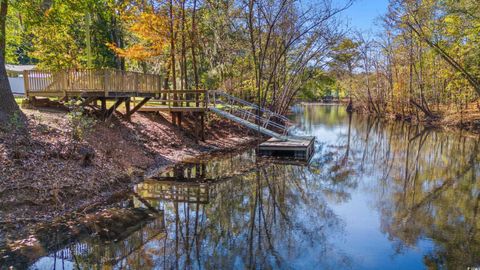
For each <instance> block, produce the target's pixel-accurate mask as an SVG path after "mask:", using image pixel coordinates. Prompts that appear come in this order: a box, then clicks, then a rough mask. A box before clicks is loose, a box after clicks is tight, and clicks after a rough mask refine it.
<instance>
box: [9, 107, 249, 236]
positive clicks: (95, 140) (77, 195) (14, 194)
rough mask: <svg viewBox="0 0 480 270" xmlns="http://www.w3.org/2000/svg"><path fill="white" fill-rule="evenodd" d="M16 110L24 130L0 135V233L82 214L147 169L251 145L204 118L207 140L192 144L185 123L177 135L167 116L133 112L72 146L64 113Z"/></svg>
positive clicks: (243, 135)
mask: <svg viewBox="0 0 480 270" xmlns="http://www.w3.org/2000/svg"><path fill="white" fill-rule="evenodd" d="M23 111H24V113H25V115H26V116H27V125H26V128H25V129H23V131H13V129H11V130H8V131H5V130H4V131H0V228H1V227H2V226H13V224H15V226H18V224H19V222H20V223H22V222H23V223H32V222H33V223H35V222H40V221H49V220H52V219H53V218H55V217H59V216H62V215H64V214H67V213H71V212H73V211H79V210H80V211H82V210H86V209H88V208H90V207H92V206H93V205H96V204H101V203H102V202H104V201H106V200H108V198H110V197H111V196H112V194H115V193H120V192H122V191H124V190H128V188H129V187H130V186H132V185H133V184H134V183H137V182H138V181H140V180H141V179H142V178H143V177H144V175H145V174H146V173H148V171H150V170H152V169H158V168H161V167H162V166H168V165H172V164H174V163H177V162H180V161H182V160H185V159H188V158H193V157H197V156H199V155H205V154H207V153H213V152H218V151H231V150H232V149H238V148H241V147H242V146H243V147H247V146H249V145H252V144H255V143H256V142H257V139H256V138H255V136H254V134H253V133H250V132H249V131H248V130H246V129H245V128H243V127H240V126H238V125H236V124H235V123H232V122H229V121H226V120H223V119H220V118H217V117H215V116H213V115H210V116H209V118H208V119H206V130H205V131H206V140H205V141H204V142H197V140H196V139H195V137H194V136H193V135H192V134H194V133H193V132H192V127H193V123H192V120H191V118H189V117H186V119H185V120H184V127H183V128H179V127H175V126H173V125H172V124H170V121H169V120H170V119H168V118H169V117H168V116H167V115H152V114H150V115H147V114H140V113H138V114H135V115H134V116H133V117H132V121H131V122H127V121H124V120H121V119H120V118H116V117H113V118H112V119H111V120H110V121H109V122H107V123H105V122H101V121H98V122H97V123H96V124H95V125H94V126H93V127H92V128H90V129H89V130H88V133H87V134H86V135H85V137H84V139H82V140H81V141H80V142H77V141H75V140H73V139H72V132H71V125H70V121H69V120H68V118H67V116H66V113H65V112H63V111H58V110H26V109H25V110H23ZM85 152H86V153H87V154H85ZM92 155H93V156H94V157H93V158H92V159H91V164H88V163H89V162H88V160H87V162H86V161H85V159H86V158H88V157H89V156H92ZM86 164H87V165H86ZM10 229H11V228H10Z"/></svg>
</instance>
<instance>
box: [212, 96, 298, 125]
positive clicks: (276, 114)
mask: <svg viewBox="0 0 480 270" xmlns="http://www.w3.org/2000/svg"><path fill="white" fill-rule="evenodd" d="M209 94H213V95H214V100H215V99H216V97H215V96H216V95H219V96H223V97H226V98H227V99H230V100H233V101H235V102H237V103H240V104H243V105H246V106H249V107H252V108H254V109H255V110H259V111H261V112H262V113H265V114H268V115H270V116H274V117H276V118H278V119H280V120H282V121H284V123H285V124H288V123H289V122H290V119H288V118H287V117H285V116H284V115H281V114H279V113H276V112H273V111H271V110H269V109H266V108H263V107H259V106H258V105H257V104H254V103H250V102H248V101H246V100H243V99H240V98H238V97H235V96H232V95H230V94H228V93H226V92H224V91H219V90H212V91H209Z"/></svg>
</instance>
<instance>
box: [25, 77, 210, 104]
mask: <svg viewBox="0 0 480 270" xmlns="http://www.w3.org/2000/svg"><path fill="white" fill-rule="evenodd" d="M23 76H24V80H25V94H26V96H27V98H35V97H47V98H58V99H59V100H68V99H72V98H76V99H78V98H81V99H85V100H86V101H90V102H94V101H98V100H120V99H123V102H129V101H130V99H132V98H143V99H148V100H146V101H145V102H144V103H143V104H142V105H141V107H143V106H144V105H146V106H148V105H149V103H154V104H159V103H161V106H156V105H155V106H149V107H150V109H146V110H145V111H183V112H188V111H204V110H205V108H207V91H205V90H170V89H163V88H162V81H163V80H162V77H161V76H159V75H154V74H143V73H138V72H131V71H122V70H114V69H98V70H97V69H84V70H61V71H55V72H53V71H41V70H29V71H25V72H24V74H23ZM140 103H141V102H140ZM87 105H88V104H87ZM126 105H127V104H126ZM141 107H139V108H138V109H140V108H141ZM154 108H158V109H154ZM199 108H201V109H199ZM138 109H137V110H138Z"/></svg>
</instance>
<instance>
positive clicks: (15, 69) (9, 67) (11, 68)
mask: <svg viewBox="0 0 480 270" xmlns="http://www.w3.org/2000/svg"><path fill="white" fill-rule="evenodd" d="M5 68H6V69H7V70H8V71H13V72H23V71H24V70H32V69H35V65H10V64H6V65H5Z"/></svg>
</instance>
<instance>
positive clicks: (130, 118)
mask: <svg viewBox="0 0 480 270" xmlns="http://www.w3.org/2000/svg"><path fill="white" fill-rule="evenodd" d="M125 110H126V114H125V118H126V119H127V121H128V122H130V121H131V120H132V117H131V114H130V98H129V97H128V98H127V99H125Z"/></svg>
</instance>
